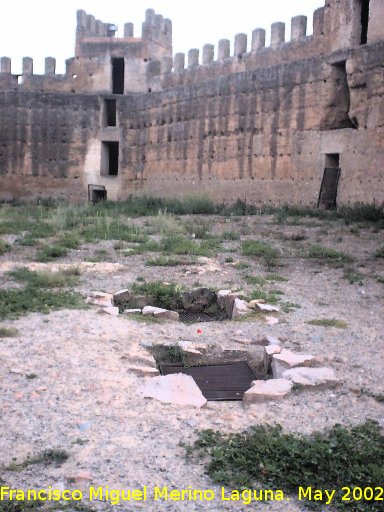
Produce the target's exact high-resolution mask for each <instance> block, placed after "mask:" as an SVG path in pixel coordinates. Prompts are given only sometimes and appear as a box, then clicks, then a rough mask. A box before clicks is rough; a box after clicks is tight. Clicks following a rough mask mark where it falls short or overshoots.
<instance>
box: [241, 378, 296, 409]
mask: <svg viewBox="0 0 384 512" xmlns="http://www.w3.org/2000/svg"><path fill="white" fill-rule="evenodd" d="M292 387H293V383H292V382H291V381H289V380H287V379H270V380H255V381H254V382H252V387H251V388H250V389H248V390H247V391H246V392H245V393H244V397H243V402H244V403H246V404H252V403H259V402H266V401H268V400H279V399H281V398H284V397H285V396H287V395H288V394H289V393H290V392H291V389H292Z"/></svg>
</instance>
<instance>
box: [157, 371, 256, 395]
mask: <svg viewBox="0 0 384 512" xmlns="http://www.w3.org/2000/svg"><path fill="white" fill-rule="evenodd" d="M160 370H161V373H162V374H163V375H169V374H172V373H185V374H186V375H190V376H191V377H193V379H194V381H195V382H196V384H197V385H198V386H199V388H200V390H201V392H202V393H203V395H204V396H205V398H206V399H207V400H242V399H243V395H244V392H245V391H247V389H249V388H250V387H251V384H252V381H254V380H256V379H257V377H256V375H255V374H254V372H253V371H252V369H251V368H250V366H249V365H248V363H247V362H246V361H240V362H236V363H223V364H215V365H207V366H191V367H185V366H180V365H170V364H163V365H160Z"/></svg>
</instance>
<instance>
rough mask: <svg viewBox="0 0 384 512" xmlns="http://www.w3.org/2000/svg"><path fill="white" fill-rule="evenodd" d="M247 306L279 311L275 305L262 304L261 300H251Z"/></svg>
mask: <svg viewBox="0 0 384 512" xmlns="http://www.w3.org/2000/svg"><path fill="white" fill-rule="evenodd" d="M250 304H252V306H250ZM248 306H250V307H252V308H253V309H259V310H260V311H268V312H270V313H271V312H273V311H280V308H278V307H277V306H272V305H271V304H263V303H262V302H256V303H254V301H251V302H249V303H248Z"/></svg>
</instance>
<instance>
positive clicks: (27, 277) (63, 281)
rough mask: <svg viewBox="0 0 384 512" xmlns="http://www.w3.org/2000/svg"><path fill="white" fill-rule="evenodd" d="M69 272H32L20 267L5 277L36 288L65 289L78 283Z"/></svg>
mask: <svg viewBox="0 0 384 512" xmlns="http://www.w3.org/2000/svg"><path fill="white" fill-rule="evenodd" d="M70 272H71V271H69V272H68V271H65V270H64V271H60V272H34V271H32V270H29V269H28V268H27V267H20V268H17V269H15V270H12V271H11V272H8V274H7V275H9V276H10V277H11V278H12V279H14V280H16V281H21V282H23V283H26V284H28V285H29V286H33V287H37V288H65V287H69V286H75V285H76V284H77V283H78V280H77V278H76V277H75V276H74V275H73V274H71V273H70Z"/></svg>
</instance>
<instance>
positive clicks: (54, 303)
mask: <svg viewBox="0 0 384 512" xmlns="http://www.w3.org/2000/svg"><path fill="white" fill-rule="evenodd" d="M86 307H87V306H86V304H85V303H84V300H83V298H82V297H81V295H80V294H78V293H74V292H70V291H61V292H53V291H51V290H46V289H44V288H36V287H32V286H27V287H26V288H23V289H15V288H8V289H5V290H0V321H2V320H5V319H7V318H18V317H20V316H22V315H26V314H28V313H36V312H41V313H49V312H50V311H54V310H58V309H85V308H86Z"/></svg>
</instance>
